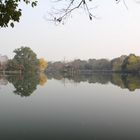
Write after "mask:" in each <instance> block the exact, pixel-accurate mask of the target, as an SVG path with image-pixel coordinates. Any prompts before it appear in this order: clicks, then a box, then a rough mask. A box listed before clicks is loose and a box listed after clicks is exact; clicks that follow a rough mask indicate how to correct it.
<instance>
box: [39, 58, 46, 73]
mask: <svg viewBox="0 0 140 140" xmlns="http://www.w3.org/2000/svg"><path fill="white" fill-rule="evenodd" d="M47 66H48V63H47V61H46V60H45V59H44V58H40V59H39V70H40V71H41V72H43V71H45V69H46V68H47Z"/></svg>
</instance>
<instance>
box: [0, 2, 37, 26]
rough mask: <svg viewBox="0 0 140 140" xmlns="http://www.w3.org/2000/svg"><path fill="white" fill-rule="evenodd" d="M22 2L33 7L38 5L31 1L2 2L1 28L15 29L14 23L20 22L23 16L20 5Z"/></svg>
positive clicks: (0, 7)
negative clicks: (9, 27)
mask: <svg viewBox="0 0 140 140" xmlns="http://www.w3.org/2000/svg"><path fill="white" fill-rule="evenodd" d="M22 1H23V2H24V3H26V4H31V6H32V7H34V6H36V5H37V1H31V0H0V27H8V26H9V25H10V26H11V27H14V22H19V20H20V17H21V15H22V10H21V9H20V8H19V3H21V2H22Z"/></svg>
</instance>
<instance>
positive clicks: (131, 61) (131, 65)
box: [122, 54, 140, 72]
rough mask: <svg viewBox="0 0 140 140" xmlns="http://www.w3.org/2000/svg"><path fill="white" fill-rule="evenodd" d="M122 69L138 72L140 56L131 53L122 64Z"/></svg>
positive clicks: (139, 69)
mask: <svg viewBox="0 0 140 140" xmlns="http://www.w3.org/2000/svg"><path fill="white" fill-rule="evenodd" d="M122 71H125V72H138V71H140V56H136V55H134V54H130V55H129V56H128V57H126V59H125V60H124V62H123V64H122Z"/></svg>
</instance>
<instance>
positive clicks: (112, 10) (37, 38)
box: [0, 0, 140, 61]
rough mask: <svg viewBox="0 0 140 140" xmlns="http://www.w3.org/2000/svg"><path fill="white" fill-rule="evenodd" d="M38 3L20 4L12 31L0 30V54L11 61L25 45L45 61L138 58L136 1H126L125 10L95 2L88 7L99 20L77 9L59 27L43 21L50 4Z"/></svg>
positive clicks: (139, 41)
mask: <svg viewBox="0 0 140 140" xmlns="http://www.w3.org/2000/svg"><path fill="white" fill-rule="evenodd" d="M38 1H39V2H38V6H37V7H36V8H34V9H32V8H31V7H30V6H24V5H22V7H24V9H23V16H22V18H21V20H20V23H18V24H15V28H13V29H12V28H11V27H9V28H5V29H0V54H3V55H4V54H6V55H7V56H8V57H10V58H11V57H13V55H14V54H13V50H14V49H15V48H19V47H21V46H28V47H31V48H32V49H33V51H35V52H36V53H37V55H38V57H39V58H40V57H44V58H45V59H47V60H48V61H56V60H63V59H64V58H66V60H72V59H77V58H80V59H88V58H108V59H111V58H114V57H118V56H120V55H122V54H127V55H128V54H129V53H135V54H136V55H140V4H139V3H136V2H135V0H125V1H126V3H127V6H128V10H127V9H126V7H125V6H124V5H123V3H122V2H121V3H120V4H116V3H115V0H106V1H103V0H96V1H94V2H93V3H91V5H90V7H95V6H98V7H97V8H96V9H94V10H93V12H92V13H93V14H95V15H96V16H97V17H99V19H93V21H89V19H88V16H87V15H86V14H85V13H84V11H82V10H80V11H77V12H75V13H74V15H73V16H72V18H70V19H68V21H67V22H66V23H65V25H60V26H55V25H54V24H53V23H51V22H48V21H46V20H45V19H44V17H45V16H47V11H49V10H50V8H51V4H50V1H49V0H38ZM52 4H54V3H52Z"/></svg>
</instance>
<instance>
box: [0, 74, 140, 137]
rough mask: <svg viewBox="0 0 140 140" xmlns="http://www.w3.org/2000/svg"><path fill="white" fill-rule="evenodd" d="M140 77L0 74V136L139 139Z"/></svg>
mask: <svg viewBox="0 0 140 140" xmlns="http://www.w3.org/2000/svg"><path fill="white" fill-rule="evenodd" d="M139 88H140V78H139V76H138V75H101V74H99V75H98V74H95V75H88V76H85V75H81V76H73V77H70V76H66V77H64V76H62V75H55V76H52V75H48V78H47V77H46V76H45V75H41V76H39V77H37V76H34V75H33V76H0V139H2V140H5V139H8V140H11V139H13V140H31V139H35V140H139V139H140V89H139Z"/></svg>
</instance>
